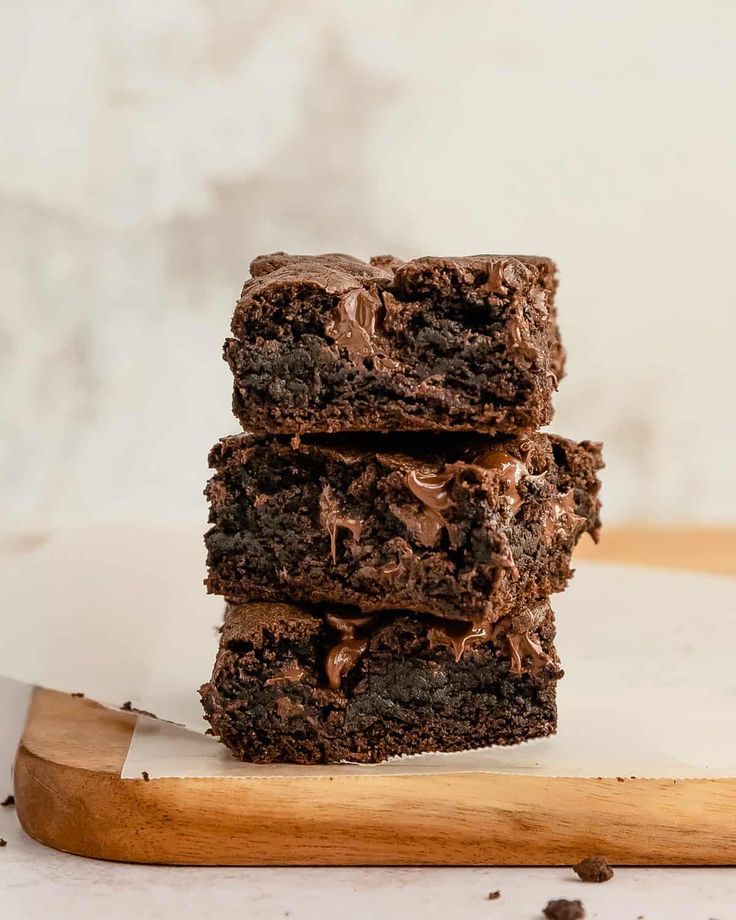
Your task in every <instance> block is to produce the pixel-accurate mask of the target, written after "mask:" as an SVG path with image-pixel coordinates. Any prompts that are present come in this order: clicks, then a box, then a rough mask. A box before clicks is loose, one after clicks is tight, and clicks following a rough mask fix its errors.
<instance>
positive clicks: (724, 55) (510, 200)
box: [0, 0, 736, 530]
mask: <svg viewBox="0 0 736 920" xmlns="http://www.w3.org/2000/svg"><path fill="white" fill-rule="evenodd" d="M735 31H736V5H735V4H733V3H731V2H729V0H713V2H706V3H700V4H690V3H679V2H677V3H672V2H668V3H666V2H648V3H641V2H618V3H616V4H602V3H590V2H583V0H581V2H560V0H556V2H549V0H539V2H517V3H511V4H500V3H495V2H472V0H466V2H453V0H425V2H411V0H394V2H391V3H388V2H386V3H383V2H370V3H369V2H356V0H350V2H347V0H344V2H324V0H323V2H308V3H307V2H296V0H293V2H289V0H282V2H278V0H271V2H243V0H233V2H217V0H176V2H170V3H167V2H164V0H156V2H153V3H151V2H148V0H128V2H126V3H116V2H112V0H111V2H99V0H76V2H72V0H68V2H51V0H49V2H46V3H44V2H40V0H37V2H34V3H27V2H24V0H5V2H4V3H3V4H2V7H1V8H0V94H1V97H0V102H1V104H2V107H1V110H0V111H1V121H0V130H1V132H2V144H1V145H0V208H1V218H0V298H1V299H0V311H1V325H0V375H1V379H0V385H1V389H0V445H1V449H2V457H1V459H0V463H1V466H0V470H1V471H2V479H1V484H0V490H1V491H0V500H1V501H2V514H1V515H0V529H2V530H17V529H18V528H25V529H34V528H38V527H44V526H47V525H48V524H49V523H51V524H61V523H69V522H75V521H81V520H112V519H126V520H142V519H146V518H156V519H164V518H198V517H202V516H203V514H204V507H203V499H202V498H201V489H202V486H203V483H204V480H205V477H206V463H205V456H206V451H207V448H208V447H209V445H210V443H211V442H212V441H213V440H215V439H216V437H218V436H219V435H221V434H225V433H228V432H230V431H232V430H234V429H235V423H234V420H233V419H232V418H231V416H230V413H229V375H228V372H227V369H226V367H225V365H224V363H223V362H222V361H221V360H220V357H219V352H220V346H221V342H222V339H223V338H224V336H225V334H226V330H227V325H228V320H229V314H230V311H231V308H232V305H233V302H234V300H235V298H236V296H237V294H238V292H239V289H240V285H241V283H242V281H243V279H244V277H245V274H246V268H247V264H248V261H249V260H250V258H251V257H252V256H253V255H255V254H257V253H258V252H261V251H270V250H274V249H282V248H283V249H287V250H292V251H300V250H302V251H308V252H315V251H325V250H334V249H341V250H347V251H351V252H354V253H355V254H357V255H363V256H368V255H370V254H372V253H375V252H386V251H393V252H395V253H396V254H397V255H401V256H404V257H409V256H412V255H420V254H425V253H445V252H451V253H458V254H459V253H469V252H488V251H491V252H493V251H496V252H504V251H510V252H514V251H517V252H518V251H523V252H532V253H544V254H549V255H552V256H553V257H555V258H556V259H557V260H558V262H559V264H560V267H561V277H562V287H561V291H560V297H559V305H560V311H561V320H562V328H563V334H564V336H565V338H566V344H567V346H568V350H569V353H570V363H569V376H568V378H567V379H566V380H565V381H564V382H563V384H562V388H561V391H560V394H559V399H558V406H559V410H558V416H557V419H556V420H555V425H554V427H555V428H556V429H557V430H559V431H561V432H562V433H565V434H570V435H573V436H579V437H591V438H600V439H603V440H604V441H605V442H606V447H607V459H608V463H609V467H608V470H607V471H606V485H605V493H604V497H605V503H606V514H607V518H608V520H613V519H629V518H640V519H641V518H650V519H659V520H673V519H703V520H711V519H727V518H731V519H733V518H736V489H734V488H733V485H732V482H733V476H734V468H735V466H736V463H735V462H734V456H735V455H736V429H735V426H734V421H735V420H736V411H735V410H734V407H733V400H734V394H735V392H736V365H735V362H734V348H733V341H734V337H735V336H736V309H735V307H736V294H735V293H734V291H735V290H736V284H735V282H734V269H733V265H734V262H733V257H732V250H733V239H734V226H735V225H736V201H735V199H734V163H735V162H736V149H735V148H736V130H735V129H734V118H733V102H734V89H736V79H735V77H736V63H734V54H733V36H734V34H735Z"/></svg>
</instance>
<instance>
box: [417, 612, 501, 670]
mask: <svg viewBox="0 0 736 920" xmlns="http://www.w3.org/2000/svg"><path fill="white" fill-rule="evenodd" d="M491 634H492V630H491V627H490V626H489V625H488V624H487V623H480V624H479V625H477V626H474V625H473V624H472V623H464V622H462V621H456V620H447V621H441V622H438V624H437V625H436V626H433V627H432V628H431V629H430V630H429V632H428V633H427V639H428V640H429V647H430V648H431V649H432V648H435V647H436V646H438V645H444V646H446V647H447V648H449V649H452V651H453V652H454V654H455V661H460V659H461V658H462V656H463V652H465V650H466V649H468V648H470V647H471V646H472V645H477V644H478V643H480V642H488V640H489V639H490V638H491Z"/></svg>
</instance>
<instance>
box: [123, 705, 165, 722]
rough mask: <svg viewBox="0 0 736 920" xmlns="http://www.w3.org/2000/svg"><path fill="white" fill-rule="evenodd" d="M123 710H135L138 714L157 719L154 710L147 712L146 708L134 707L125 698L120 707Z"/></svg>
mask: <svg viewBox="0 0 736 920" xmlns="http://www.w3.org/2000/svg"><path fill="white" fill-rule="evenodd" d="M120 708H121V709H122V710H123V711H124V712H135V713H137V714H138V715H139V716H148V718H149V719H158V716H157V715H156V713H155V712H149V711H148V710H147V709H138V708H136V707H135V706H134V705H133V704H132V703H131V701H130V700H126V701H125V702H124V703H123V705H122V706H121V707H120Z"/></svg>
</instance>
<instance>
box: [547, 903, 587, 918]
mask: <svg viewBox="0 0 736 920" xmlns="http://www.w3.org/2000/svg"><path fill="white" fill-rule="evenodd" d="M542 913H543V914H544V916H545V917H546V918H547V920H582V918H583V917H585V909H584V908H583V905H582V902H581V901H566V900H565V899H564V898H560V899H559V900H558V901H548V902H547V906H546V907H545V908H544V910H543V911H542Z"/></svg>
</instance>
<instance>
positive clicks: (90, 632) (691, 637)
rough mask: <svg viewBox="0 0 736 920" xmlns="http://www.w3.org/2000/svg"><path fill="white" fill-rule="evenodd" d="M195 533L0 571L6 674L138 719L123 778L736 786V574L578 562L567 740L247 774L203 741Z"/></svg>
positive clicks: (217, 609) (141, 539)
mask: <svg viewBox="0 0 736 920" xmlns="http://www.w3.org/2000/svg"><path fill="white" fill-rule="evenodd" d="M203 559H204V553H203V548H202V544H201V534H200V529H199V528H195V527H191V528H190V527H178V528H177V527H162V528H152V527H140V528H136V527H111V528H93V529H89V530H83V531H77V532H76V533H66V534H64V535H58V536H57V537H54V538H52V539H50V540H49V541H48V542H47V543H45V544H44V545H42V546H41V547H39V548H38V549H36V550H35V551H34V552H32V553H29V554H25V555H24V556H19V557H15V558H10V559H7V558H6V559H4V560H2V563H0V574H2V579H1V581H0V584H2V596H3V598H4V603H5V604H7V605H9V606H6V607H5V609H6V610H8V609H10V610H13V611H14V612H15V615H14V616H13V617H12V618H11V617H6V619H7V621H8V622H7V624H6V626H5V636H4V640H5V641H4V642H3V643H2V644H1V645H0V674H2V675H5V676H7V677H11V678H15V679H18V680H23V681H27V682H31V683H35V684H38V685H41V686H46V687H51V688H53V689H58V690H65V691H69V692H73V691H82V692H84V693H86V695H87V696H90V697H93V698H94V699H97V700H99V701H101V702H103V703H105V704H108V705H113V706H115V705H120V704H121V703H122V702H123V701H125V700H131V701H132V703H133V705H134V706H137V707H139V708H143V709H148V710H151V711H153V712H155V713H156V714H157V715H158V716H159V717H160V718H163V719H170V720H172V721H174V722H178V723H181V724H183V725H185V726H186V727H187V728H189V729H191V730H190V731H185V730H183V729H181V728H177V727H176V726H173V725H168V724H166V723H162V722H156V721H153V720H150V719H145V718H139V720H138V724H137V727H136V732H135V735H134V738H133V742H132V744H131V748H130V751H129V754H128V759H127V762H126V764H125V768H124V772H123V775H124V776H125V777H136V778H139V777H140V775H141V772H142V771H143V770H146V771H147V772H148V774H149V775H150V777H152V778H155V777H159V776H216V775H222V776H262V777H264V778H265V777H268V776H279V775H280V776H283V775H295V776H302V777H307V776H319V775H337V774H340V773H347V774H360V775H364V774H366V773H372V772H373V773H390V774H395V773H418V772H435V773H442V772H458V771H461V772H479V771H481V772H486V771H493V772H503V773H533V774H537V775H558V776H562V775H564V776H630V775H635V776H639V777H644V776H653V777H686V776H689V777H729V776H736V667H734V665H735V664H736V656H735V653H734V649H735V648H736V579H728V578H720V577H715V576H705V575H694V574H686V573H680V572H669V571H653V570H647V569H636V568H630V567H623V566H609V565H599V564H598V565H597V564H592V563H585V564H583V563H580V564H579V565H578V567H577V568H578V572H577V575H576V577H575V578H574V579H573V581H572V583H571V584H570V587H569V588H568V590H567V592H565V593H564V594H562V595H558V596H556V597H555V598H553V606H554V608H555V610H556V612H557V614H558V643H557V644H558V650H559V652H560V655H561V657H562V661H563V666H564V667H565V669H566V672H567V674H566V677H565V678H564V679H563V680H562V681H561V682H560V685H559V710H560V716H559V722H560V728H559V733H558V735H557V736H556V737H555V738H549V739H542V740H539V741H533V742H529V743H527V744H524V745H519V746H517V747H514V748H506V749H498V748H497V749H492V750H485V751H478V752H468V753H463V754H432V755H420V756H417V757H409V758H401V759H397V760H394V761H391V762H389V763H386V764H382V765H378V766H371V767H366V766H357V765H347V764H346V765H339V766H330V767H297V766H288V765H279V766H258V765H244V764H239V763H236V762H235V761H233V760H232V759H231V758H230V756H229V754H228V752H227V751H226V750H225V749H224V748H222V747H221V746H220V745H219V744H218V743H217V742H215V741H214V740H213V739H211V738H208V737H205V736H204V735H203V734H202V732H203V731H204V729H205V728H206V724H205V723H204V722H203V720H202V718H201V711H200V708H199V702H198V698H197V695H196V689H197V687H198V686H199V685H200V684H201V683H202V682H203V681H205V680H206V679H207V677H208V676H209V673H210V670H211V668H212V662H213V660H214V655H215V650H216V645H217V636H216V634H215V628H216V626H217V624H218V623H219V621H220V618H221V616H222V602H221V601H220V600H218V599H215V598H208V597H207V596H206V595H205V594H204V589H203V588H202V587H201V580H202V577H203V575H204V568H203Z"/></svg>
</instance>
